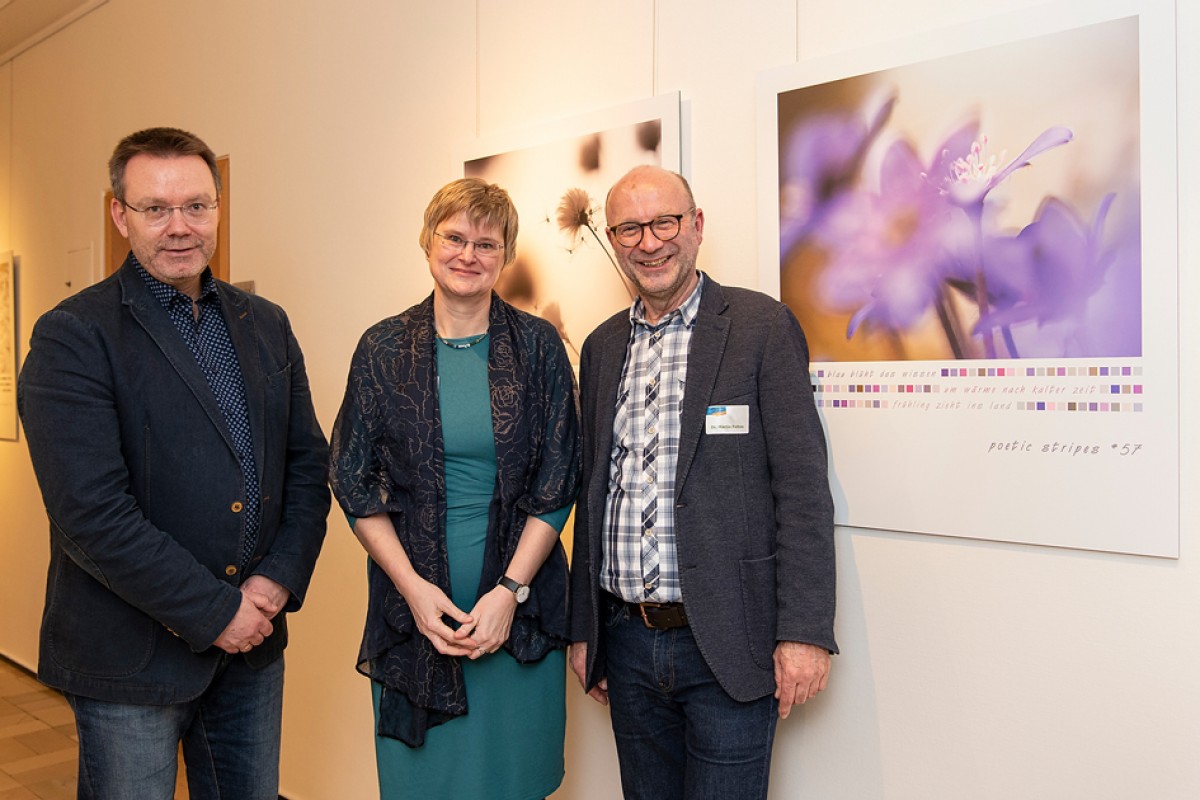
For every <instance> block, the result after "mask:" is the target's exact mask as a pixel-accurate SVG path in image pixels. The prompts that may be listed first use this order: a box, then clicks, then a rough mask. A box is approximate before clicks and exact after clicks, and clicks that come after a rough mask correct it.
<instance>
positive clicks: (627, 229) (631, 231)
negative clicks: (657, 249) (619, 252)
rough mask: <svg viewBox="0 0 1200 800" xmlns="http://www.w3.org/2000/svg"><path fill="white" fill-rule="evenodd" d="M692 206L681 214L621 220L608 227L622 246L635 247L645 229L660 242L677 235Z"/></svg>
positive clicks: (644, 234) (644, 233) (643, 235)
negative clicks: (628, 220) (640, 219)
mask: <svg viewBox="0 0 1200 800" xmlns="http://www.w3.org/2000/svg"><path fill="white" fill-rule="evenodd" d="M695 210H696V208H695V206H693V207H692V208H689V209H688V210H687V211H685V212H683V213H682V214H663V215H661V216H658V217H655V218H654V219H652V220H650V221H649V222H622V223H621V224H619V225H612V226H610V227H609V229H608V230H609V232H610V233H612V235H613V237H614V238H615V239H616V240H617V242H618V243H619V244H620V245H621V246H622V247H637V246H638V245H639V244H641V243H642V239H643V238H644V237H645V236H646V229H647V228H649V229H650V232H651V233H653V234H654V238H655V239H658V240H659V241H660V242H669V241H671V240H672V239H674V238H675V237H676V236H678V235H679V229H680V227H681V223H682V222H683V218H684V217H686V216H687V215H688V214H691V213H692V212H693V211H695Z"/></svg>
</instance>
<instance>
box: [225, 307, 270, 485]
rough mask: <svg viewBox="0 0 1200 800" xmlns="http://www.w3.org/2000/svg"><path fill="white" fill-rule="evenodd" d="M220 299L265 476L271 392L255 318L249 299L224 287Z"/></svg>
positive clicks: (258, 460) (256, 456) (257, 457)
mask: <svg viewBox="0 0 1200 800" xmlns="http://www.w3.org/2000/svg"><path fill="white" fill-rule="evenodd" d="M217 295H218V296H219V297H220V298H221V313H222V315H223V316H224V317H225V327H226V328H228V329H229V338H230V340H231V341H232V342H233V349H234V352H235V353H236V354H237V359H238V365H239V366H240V367H241V370H242V384H243V385H244V386H245V387H246V413H247V414H249V415H250V436H251V437H252V438H253V440H254V463H255V464H257V465H258V470H259V472H260V473H261V472H262V470H263V466H264V465H265V464H266V461H265V458H266V446H267V445H266V441H267V439H266V420H267V412H266V398H267V392H266V375H264V374H263V366H262V359H261V358H260V355H259V352H258V335H257V333H256V330H255V327H254V314H253V313H252V312H251V310H250V304H249V303H248V302H247V300H246V297H245V296H243V295H241V294H238V293H236V292H231V291H229V289H228V287H226V286H224V285H222V284H221V283H217Z"/></svg>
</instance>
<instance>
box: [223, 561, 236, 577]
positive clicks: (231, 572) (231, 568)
mask: <svg viewBox="0 0 1200 800" xmlns="http://www.w3.org/2000/svg"><path fill="white" fill-rule="evenodd" d="M225 574H226V575H228V576H229V577H231V578H232V577H233V576H234V575H237V567H235V566H234V565H233V564H230V565H229V566H228V567H226V568H225Z"/></svg>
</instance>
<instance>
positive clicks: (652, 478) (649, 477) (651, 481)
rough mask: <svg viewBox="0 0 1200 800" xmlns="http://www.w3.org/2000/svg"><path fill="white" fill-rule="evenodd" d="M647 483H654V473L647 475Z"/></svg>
mask: <svg viewBox="0 0 1200 800" xmlns="http://www.w3.org/2000/svg"><path fill="white" fill-rule="evenodd" d="M646 483H654V476H653V475H647V476H646Z"/></svg>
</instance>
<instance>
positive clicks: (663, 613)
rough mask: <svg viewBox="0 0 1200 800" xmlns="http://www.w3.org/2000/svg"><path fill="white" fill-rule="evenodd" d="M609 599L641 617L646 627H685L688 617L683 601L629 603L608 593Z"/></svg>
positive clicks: (658, 628) (661, 628)
mask: <svg viewBox="0 0 1200 800" xmlns="http://www.w3.org/2000/svg"><path fill="white" fill-rule="evenodd" d="M609 599H610V600H611V601H612V602H614V603H618V604H620V605H623V606H626V607H627V608H628V609H629V613H631V614H634V615H635V616H639V617H641V618H642V622H644V623H645V624H646V627H647V628H653V629H654V630H659V631H665V630H670V629H671V628H685V627H687V624H688V618H687V612H686V611H684V609H683V603H630V602H628V601H626V600H622V599H621V598H619V597H616V596H614V595H609Z"/></svg>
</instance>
